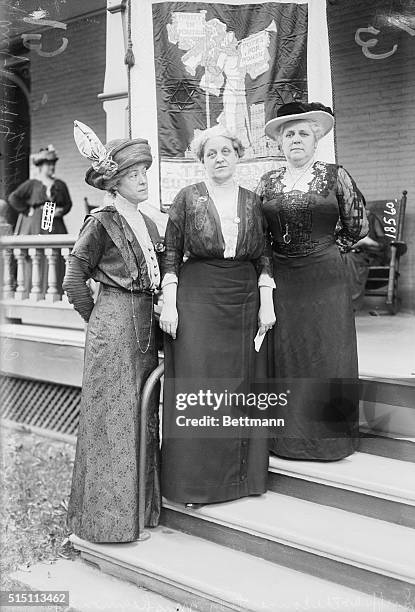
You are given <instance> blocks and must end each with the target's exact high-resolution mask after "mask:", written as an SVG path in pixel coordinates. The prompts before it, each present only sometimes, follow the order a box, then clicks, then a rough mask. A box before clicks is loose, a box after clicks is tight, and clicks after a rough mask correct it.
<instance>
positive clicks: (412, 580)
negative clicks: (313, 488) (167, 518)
mask: <svg viewBox="0 0 415 612" xmlns="http://www.w3.org/2000/svg"><path fill="white" fill-rule="evenodd" d="M266 495H278V494H277V493H273V492H269V491H268V492H267V494H266ZM284 497H287V496H284ZM290 499H291V500H292V502H293V504H295V503H296V502H298V501H300V502H303V501H304V500H298V499H297V498H294V497H290ZM306 503H308V504H313V506H320V504H316V503H314V502H308V501H307V502H306ZM163 508H166V509H168V510H172V511H174V512H179V513H180V514H184V515H190V516H192V517H195V518H197V519H201V520H204V521H206V522H208V523H214V524H216V525H221V526H222V527H225V528H227V529H230V530H234V531H238V532H241V533H243V532H244V533H247V534H250V535H252V536H254V537H257V538H260V539H264V540H267V541H271V542H275V543H278V544H282V545H284V546H288V547H290V548H293V549H296V550H302V551H304V552H307V553H310V554H312V555H315V556H317V557H324V558H327V559H331V560H332V561H335V562H337V563H341V564H343V565H351V566H353V567H356V568H359V569H362V570H366V571H369V572H371V573H373V574H377V575H381V576H387V577H389V578H392V579H394V580H399V581H401V582H405V583H409V584H415V575H408V572H406V573H405V574H403V573H399V572H397V571H391V570H389V569H385V568H384V567H381V566H379V564H378V563H374V562H373V561H374V559H373V558H372V559H370V556H368V557H367V559H366V561H365V562H362V561H359V560H357V559H356V558H353V557H352V556H350V555H349V556H342V555H340V554H336V553H334V552H332V551H328V550H327V546H325V543H326V542H327V541H328V540H327V538H326V539H325V540H323V539H320V540H318V539H317V541H316V542H315V543H313V544H305V543H303V542H301V541H299V540H298V539H297V540H296V539H295V538H293V537H292V533H291V532H290V531H288V533H287V534H285V536H284V535H280V536H276V535H274V534H271V533H268V532H266V531H258V530H257V529H255V528H253V527H247V526H246V525H241V524H239V523H238V522H237V521H231V520H225V519H223V518H218V517H215V516H209V508H208V506H204V507H203V508H202V509H203V514H202V513H200V512H199V511H198V510H191V509H187V508H185V507H184V506H182V505H180V504H175V503H172V502H169V501H168V500H166V499H165V498H163ZM321 509H322V511H323V509H324V510H325V511H328V512H330V513H345V512H347V513H348V514H352V513H351V512H348V511H346V510H341V509H339V508H333V507H327V506H321ZM355 516H359V517H360V518H361V519H362V521H364V520H369V521H375V522H377V523H379V524H381V525H382V527H383V528H384V529H394V528H395V527H399V528H400V529H407V530H408V534H409V533H410V532H412V531H414V530H412V529H411V528H410V527H401V526H398V525H394V524H392V523H387V522H384V521H381V520H379V519H373V518H371V517H367V516H363V515H355ZM280 526H281V524H280ZM380 537H381V536H380ZM370 561H372V563H371V562H370Z"/></svg>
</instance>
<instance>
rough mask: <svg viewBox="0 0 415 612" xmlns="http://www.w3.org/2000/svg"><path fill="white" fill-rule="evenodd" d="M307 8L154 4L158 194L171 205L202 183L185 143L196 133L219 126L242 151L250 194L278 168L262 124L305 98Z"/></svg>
mask: <svg viewBox="0 0 415 612" xmlns="http://www.w3.org/2000/svg"><path fill="white" fill-rule="evenodd" d="M307 8H308V7H307V5H306V4H296V3H287V2H281V3H280V2H269V3H264V4H245V5H228V4H213V3H209V4H208V3H193V2H186V3H183V2H160V3H157V4H153V7H152V10H153V32H154V61H155V75H156V95H157V109H158V115H157V117H158V137H159V143H158V144H159V156H160V188H161V189H160V191H161V201H162V205H163V207H164V206H168V205H169V204H170V203H171V201H172V199H173V198H174V196H175V195H176V194H177V192H178V191H179V189H181V188H182V187H184V186H185V185H189V184H190V183H192V182H196V181H199V180H202V179H203V177H204V172H203V167H202V166H201V165H200V164H199V163H198V162H196V161H195V160H194V157H193V155H192V153H191V151H190V143H191V141H192V139H193V137H194V134H195V130H204V129H206V128H208V127H213V126H215V125H218V124H219V125H223V126H225V127H226V128H228V129H229V130H231V131H233V132H235V133H236V134H237V135H238V136H239V138H240V139H241V141H242V143H243V145H244V147H245V155H244V157H243V159H242V161H241V162H240V164H239V179H240V182H241V184H242V185H244V186H246V187H248V188H251V189H252V188H255V186H256V184H257V181H258V179H259V177H260V176H261V175H262V174H263V173H264V172H266V171H267V170H269V169H270V167H272V166H273V165H275V158H276V157H278V156H279V152H278V149H277V146H276V143H275V142H274V141H272V140H269V139H268V138H266V137H265V133H264V127H265V123H266V121H268V120H269V119H270V118H272V117H274V116H275V114H276V111H277V108H278V107H279V106H281V104H284V103H286V102H291V101H292V100H307V26H308V14H307Z"/></svg>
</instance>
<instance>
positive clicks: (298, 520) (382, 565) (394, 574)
mask: <svg viewBox="0 0 415 612" xmlns="http://www.w3.org/2000/svg"><path fill="white" fill-rule="evenodd" d="M162 520H163V524H165V525H166V526H167V527H171V528H172V529H179V530H181V531H183V532H185V533H190V534H193V535H196V534H197V535H198V536H201V537H203V538H205V539H206V540H210V541H213V542H215V543H217V544H222V545H226V546H228V547H230V548H233V549H236V550H240V551H242V552H244V553H249V554H252V555H255V556H258V557H262V558H263V559H265V560H267V561H271V562H274V563H279V564H283V565H285V566H287V567H290V568H291V569H295V570H298V571H303V572H307V573H310V574H313V575H314V576H318V577H322V578H325V579H329V580H332V581H333V582H337V583H338V584H342V585H343V586H347V587H349V588H353V589H357V590H359V591H363V592H366V593H369V594H370V593H373V592H382V593H383V596H384V597H386V598H387V599H390V600H392V601H398V602H399V603H401V604H404V603H405V601H407V595H408V593H410V594H411V597H415V568H414V563H413V554H414V550H415V530H413V529H410V528H408V527H403V526H401V525H394V524H391V523H387V522H386V521H381V520H378V519H374V518H369V517H366V516H360V515H358V514H355V513H352V512H346V511H345V510H340V509H338V508H331V507H328V506H323V505H320V504H316V503H312V502H310V501H305V500H302V499H296V498H294V497H288V496H287V495H281V494H278V493H273V492H268V493H266V494H265V495H262V496H260V497H257V498H253V497H251V498H244V499H240V500H237V501H234V502H229V503H227V504H211V505H207V506H204V507H202V508H200V509H199V510H193V511H192V510H187V509H185V508H184V507H183V506H180V505H178V504H173V503H169V502H165V503H164V511H163V517H162Z"/></svg>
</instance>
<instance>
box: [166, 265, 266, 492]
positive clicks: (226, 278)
mask: <svg viewBox="0 0 415 612" xmlns="http://www.w3.org/2000/svg"><path fill="white" fill-rule="evenodd" d="M177 307H178V313H179V326H178V334H177V339H176V340H171V338H170V337H169V336H166V340H165V364H166V365H165V386H164V411H163V444H162V491H163V495H164V496H165V497H167V498H168V499H170V500H172V501H175V502H181V503H192V502H193V503H213V502H222V501H226V500H231V499H237V498H240V497H244V496H246V495H252V494H261V493H264V492H265V491H266V488H267V471H268V449H267V446H268V440H267V433H264V434H263V433H262V432H259V431H257V430H254V428H253V427H247V426H240V425H239V420H238V424H237V426H232V427H224V426H223V424H222V423H223V421H222V418H223V417H234V418H236V419H237V418H239V417H240V416H248V417H249V414H250V412H249V411H250V409H249V408H248V407H247V406H246V405H239V406H236V405H230V406H224V405H221V406H220V408H219V409H218V410H216V411H215V410H213V408H212V407H211V406H209V405H206V404H207V403H208V401H207V400H206V399H202V400H200V396H199V401H198V402H196V404H195V405H194V406H188V407H187V408H186V409H184V410H181V409H178V407H177V406H178V404H177V398H178V397H179V398H182V396H180V395H179V394H180V393H184V392H187V393H189V392H192V393H195V394H197V393H198V392H199V390H203V391H208V390H210V391H212V392H213V391H215V392H218V393H219V392H225V391H228V392H233V391H238V392H246V391H247V390H248V389H249V388H250V382H251V380H252V377H253V373H254V345H253V339H254V337H255V334H256V331H257V316H258V288H257V275H256V272H255V269H254V266H253V265H252V263H250V262H238V261H230V260H223V259H217V260H203V261H197V260H193V261H192V260H191V261H188V262H186V263H185V264H184V265H183V266H182V269H181V271H180V279H179V286H178V295H177ZM182 399H183V398H182ZM230 403H231V404H232V402H230ZM203 404H205V405H203ZM182 407H183V405H182ZM203 415H204V416H206V417H208V416H210V417H213V418H217V419H218V425H217V426H203V425H202V426H196V427H195V426H193V425H191V424H190V425H189V426H181V425H180V426H178V425H177V421H176V418H177V417H181V418H182V420H183V418H186V417H194V418H197V417H199V418H200V417H203Z"/></svg>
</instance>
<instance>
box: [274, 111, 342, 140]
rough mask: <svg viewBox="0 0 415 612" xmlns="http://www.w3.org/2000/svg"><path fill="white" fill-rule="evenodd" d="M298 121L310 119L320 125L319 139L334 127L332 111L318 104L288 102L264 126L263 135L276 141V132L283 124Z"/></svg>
mask: <svg viewBox="0 0 415 612" xmlns="http://www.w3.org/2000/svg"><path fill="white" fill-rule="evenodd" d="M298 119H312V120H313V121H315V122H316V123H318V124H319V125H320V128H321V137H323V136H325V135H326V134H328V133H329V132H330V130H331V129H332V128H333V125H334V117H333V111H332V110H331V108H330V107H329V106H324V105H323V104H320V102H309V103H308V102H289V103H288V104H283V105H282V106H280V108H279V109H278V111H277V116H276V117H275V118H274V119H271V120H270V121H268V122H267V123H266V125H265V134H266V135H267V136H268V137H269V138H272V139H273V140H276V138H277V136H278V132H279V130H280V128H281V126H282V125H284V123H288V122H289V121H295V120H298Z"/></svg>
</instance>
